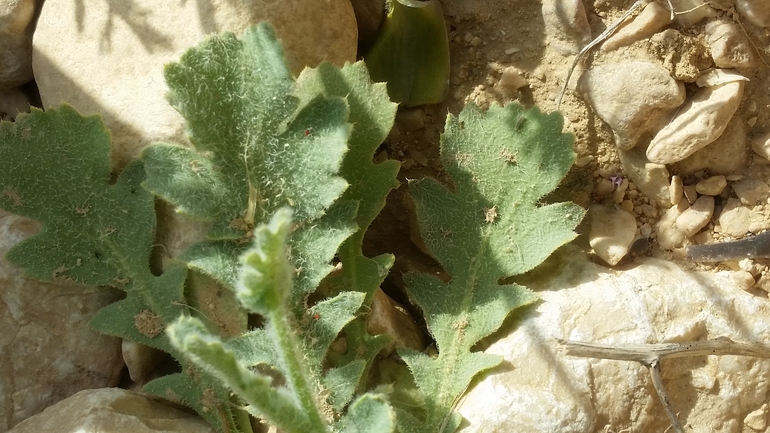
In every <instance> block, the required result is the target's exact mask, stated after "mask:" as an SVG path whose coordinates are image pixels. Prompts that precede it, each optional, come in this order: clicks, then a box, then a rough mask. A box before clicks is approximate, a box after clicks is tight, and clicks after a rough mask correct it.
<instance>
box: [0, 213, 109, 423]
mask: <svg viewBox="0 0 770 433" xmlns="http://www.w3.org/2000/svg"><path fill="white" fill-rule="evenodd" d="M37 230H38V226H37V224H36V223H34V222H33V221H30V220H28V219H25V218H22V217H19V216H15V215H10V214H7V213H5V212H3V211H0V287H2V293H0V329H2V332H0V409H1V417H0V431H5V430H7V429H8V428H10V427H12V426H14V425H15V424H17V423H19V422H20V421H22V420H24V419H26V418H28V417H30V416H32V415H34V414H36V413H38V412H40V411H42V410H43V409H45V408H46V407H48V406H49V405H51V404H53V403H56V402H57V401H60V400H62V399H64V398H67V397H69V396H70V395H72V394H74V393H76V392H78V391H80V390H82V389H85V388H99V387H105V386H115V385H117V384H118V381H119V380H120V374H121V370H122V368H123V361H122V360H121V357H120V339H118V338H114V337H108V336H106V335H102V334H99V333H98V332H96V331H94V330H93V329H91V327H90V326H89V325H88V321H89V320H90V319H91V317H92V316H93V315H94V313H96V311H98V310H99V309H101V308H102V307H104V306H105V305H107V304H110V303H112V302H115V301H117V300H118V299H120V292H119V291H118V290H105V289H97V288H89V287H82V286H74V285H66V284H51V283H43V282H40V281H38V280H35V279H27V278H24V277H23V276H22V271H21V269H19V268H17V267H15V266H13V265H11V264H10V263H8V262H7V261H5V259H3V258H2V257H3V256H5V253H6V252H7V251H8V250H9V249H10V247H12V246H13V245H15V244H17V243H18V242H20V241H21V240H23V239H24V238H26V237H28V236H29V235H30V234H32V233H34V232H36V231H37ZM39 431H45V430H39ZM48 431H63V430H60V429H58V428H55V429H52V430H48Z"/></svg>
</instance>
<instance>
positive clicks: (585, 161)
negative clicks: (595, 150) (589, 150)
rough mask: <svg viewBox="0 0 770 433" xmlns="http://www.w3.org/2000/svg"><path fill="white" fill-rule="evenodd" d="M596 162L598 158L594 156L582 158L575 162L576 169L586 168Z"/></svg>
mask: <svg viewBox="0 0 770 433" xmlns="http://www.w3.org/2000/svg"><path fill="white" fill-rule="evenodd" d="M594 160H596V158H595V157H594V156H593V155H586V156H581V157H580V158H578V159H577V160H576V161H575V167H585V166H586V165H588V164H589V163H590V162H591V161H594Z"/></svg>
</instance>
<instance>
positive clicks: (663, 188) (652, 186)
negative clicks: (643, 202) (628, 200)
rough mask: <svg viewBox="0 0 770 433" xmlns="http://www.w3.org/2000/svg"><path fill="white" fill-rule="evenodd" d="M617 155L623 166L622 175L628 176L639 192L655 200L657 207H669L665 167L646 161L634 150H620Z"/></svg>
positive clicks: (641, 154) (640, 153)
mask: <svg viewBox="0 0 770 433" xmlns="http://www.w3.org/2000/svg"><path fill="white" fill-rule="evenodd" d="M618 154H619V156H620V162H621V164H622V165H623V173H625V174H626V176H628V179H629V181H630V182H632V183H634V184H636V187H637V188H638V189H639V191H641V192H642V193H643V194H644V195H645V196H647V197H650V198H651V199H653V200H655V202H656V203H657V204H658V205H659V206H663V207H668V206H671V201H670V200H671V194H670V193H669V191H668V188H669V185H670V184H671V180H670V178H669V173H668V170H667V169H666V166H665V165H663V164H654V163H651V162H649V161H647V158H645V157H644V154H643V153H642V152H641V151H639V152H637V151H635V149H632V150H630V151H622V150H620V151H618ZM629 189H630V184H629ZM629 197H630V195H629Z"/></svg>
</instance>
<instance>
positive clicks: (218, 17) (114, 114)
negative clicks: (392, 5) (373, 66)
mask: <svg viewBox="0 0 770 433" xmlns="http://www.w3.org/2000/svg"><path fill="white" fill-rule="evenodd" d="M261 20H268V21H270V22H271V23H272V24H273V26H274V27H275V28H276V33H277V34H278V36H279V37H280V38H281V39H282V41H283V44H284V47H285V50H286V52H287V59H288V63H289V65H290V66H291V69H292V71H293V73H294V74H299V72H300V71H301V69H302V68H303V67H304V66H305V65H311V66H315V65H317V64H318V63H320V62H321V61H322V60H324V59H325V60H328V61H330V62H332V63H335V64H337V65H340V66H341V65H342V64H343V63H344V62H345V61H354V60H355V56H356V33H357V30H356V21H355V16H354V14H353V8H352V6H351V4H350V1H349V0H323V1H319V0H291V1H289V0H286V1H266V0H243V1H239V2H232V1H228V0H212V1H203V2H194V1H187V2H164V3H162V4H158V2H155V1H151V0H134V1H130V2H124V1H118V2H104V1H101V0H84V1H79V2H72V1H69V0H47V1H46V2H45V5H44V7H43V10H42V12H41V15H40V19H39V21H38V24H37V30H36V32H35V40H34V58H33V64H34V68H35V77H36V79H37V83H38V86H39V88H40V96H41V98H42V100H43V105H44V106H45V107H51V106H56V105H59V104H60V103H62V102H67V103H69V104H71V105H72V106H74V107H75V108H76V109H77V110H78V111H80V112H81V113H83V114H96V113H101V114H102V116H103V117H104V121H105V123H106V124H107V127H109V128H110V129H111V131H112V139H113V153H112V157H113V161H112V162H113V166H114V168H115V169H116V170H121V169H122V168H123V167H124V166H125V165H126V164H127V163H128V161H130V160H131V159H133V158H135V157H136V156H137V155H138V154H139V152H140V151H141V150H142V149H143V148H144V147H145V146H147V145H148V144H149V143H151V142H156V141H165V142H171V143H182V144H184V143H188V141H187V139H186V137H185V128H186V126H185V124H184V121H183V119H182V117H181V115H180V114H179V113H177V112H176V111H175V110H174V109H173V108H172V107H171V106H170V105H169V104H168V103H167V102H166V100H165V94H166V93H167V91H168V89H167V86H166V84H165V81H164V79H163V65H164V64H166V63H169V62H174V61H178V60H179V57H181V55H182V53H184V52H185V51H186V50H187V49H188V48H190V47H192V46H195V45H197V44H198V43H199V42H201V41H202V40H203V38H204V36H206V35H208V34H211V33H221V32H224V31H230V32H233V33H235V34H236V35H237V36H240V35H241V34H242V33H243V30H244V29H245V28H246V27H247V26H249V25H252V24H256V23H257V22H259V21H261ZM73 47H77V49H73Z"/></svg>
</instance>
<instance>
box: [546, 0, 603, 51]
mask: <svg viewBox="0 0 770 433" xmlns="http://www.w3.org/2000/svg"><path fill="white" fill-rule="evenodd" d="M542 11H543V21H544V22H545V31H546V37H547V38H548V43H549V44H550V45H551V47H553V48H554V49H556V50H557V51H559V52H561V53H562V54H565V55H570V54H576V53H577V52H578V51H580V49H582V48H583V46H584V45H585V44H587V43H588V42H590V41H591V26H590V25H589V24H588V17H587V16H586V10H585V6H583V0H544V1H543V9H542Z"/></svg>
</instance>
